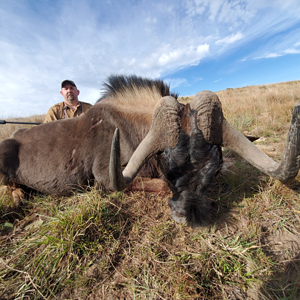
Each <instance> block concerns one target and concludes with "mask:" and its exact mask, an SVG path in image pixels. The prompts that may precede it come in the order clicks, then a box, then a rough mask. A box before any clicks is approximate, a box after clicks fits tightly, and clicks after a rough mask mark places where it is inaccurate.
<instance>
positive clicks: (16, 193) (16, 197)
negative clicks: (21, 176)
mask: <svg viewBox="0 0 300 300" xmlns="http://www.w3.org/2000/svg"><path fill="white" fill-rule="evenodd" d="M11 188H12V192H11V195H12V198H13V201H14V204H15V206H19V205H20V203H21V202H22V201H23V200H24V199H25V197H24V195H25V194H24V191H23V190H22V189H21V188H20V186H19V185H18V184H17V183H13V185H12V187H11Z"/></svg>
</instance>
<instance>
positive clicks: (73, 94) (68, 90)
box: [60, 84, 79, 103]
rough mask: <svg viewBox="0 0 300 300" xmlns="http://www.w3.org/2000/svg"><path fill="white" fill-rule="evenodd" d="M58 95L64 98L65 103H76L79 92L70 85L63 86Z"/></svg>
mask: <svg viewBox="0 0 300 300" xmlns="http://www.w3.org/2000/svg"><path fill="white" fill-rule="evenodd" d="M60 93H61V94H62V96H63V97H64V99H65V101H66V102H69V103H72V102H77V101H78V95H79V90H77V88H76V86H74V85H72V84H65V85H64V86H63V87H62V89H61V91H60Z"/></svg>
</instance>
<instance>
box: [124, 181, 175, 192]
mask: <svg viewBox="0 0 300 300" xmlns="http://www.w3.org/2000/svg"><path fill="white" fill-rule="evenodd" d="M126 190H129V191H144V192H154V193H157V192H169V191H170V189H169V186H168V184H167V183H166V182H165V181H164V180H162V179H159V178H153V179H151V178H145V177H136V178H135V179H134V180H133V182H132V183H131V184H130V185H129V187H128V188H127V189H126Z"/></svg>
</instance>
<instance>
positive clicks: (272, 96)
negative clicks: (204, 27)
mask: <svg viewBox="0 0 300 300" xmlns="http://www.w3.org/2000/svg"><path fill="white" fill-rule="evenodd" d="M217 94H218V96H219V97H220V99H221V102H222V105H223V109H224V114H225V117H226V118H227V120H228V121H229V122H230V123H231V124H232V125H233V126H235V127H236V128H237V129H238V130H240V131H241V132H243V133H244V134H248V135H253V136H257V137H260V139H259V140H258V141H256V142H255V144H256V145H257V146H258V147H260V148H261V149H262V150H263V151H264V152H265V153H267V154H268V155H269V156H271V157H272V158H273V159H275V160H277V161H279V160H280V157H281V154H282V151H283V148H284V143H285V139H286V136H287V132H288V128H289V122H290V120H291V115H292V110H293V106H294V104H295V103H296V102H297V101H300V81H293V82H284V83H278V84H270V85H261V86H249V87H245V88H237V89H227V90H225V91H220V92H218V93H217ZM191 98H192V96H191V97H183V98H181V99H180V101H182V102H188V101H190V99H191ZM43 117H44V116H34V117H31V118H26V119H23V121H25V120H26V121H31V122H41V121H42V120H43ZM0 126H1V127H0V140H3V139H5V138H8V137H9V136H10V134H11V133H12V132H14V131H15V130H16V129H17V128H20V127H22V125H0ZM23 127H24V126H23ZM224 157H225V167H224V170H223V172H222V174H220V175H219V176H218V177H217V178H216V179H215V180H214V182H213V184H212V185H211V188H210V191H209V197H210V199H211V200H212V201H213V203H214V208H213V210H214V211H213V213H214V220H213V222H212V223H211V224H210V225H209V226H206V227H201V228H194V229H191V228H189V227H187V226H186V225H181V224H177V223H175V222H174V221H173V220H172V218H171V217H170V215H169V209H168V196H169V195H168V194H164V193H158V194H153V193H146V192H127V193H121V192H115V193H110V194H109V193H105V192H103V191H98V190H95V189H93V188H92V189H91V190H90V191H87V192H86V193H82V194H81V193H80V194H76V195H74V196H73V197H52V196H47V195H39V194H38V195H32V196H31V197H30V198H29V200H28V201H24V202H23V203H22V204H21V205H20V206H19V207H15V206H14V205H13V202H12V200H11V198H10V197H9V196H7V195H2V196H0V299H105V300H108V299H112V300H113V299H170V300H171V299H232V300H233V299H253V300H256V299H264V300H269V299H282V300H283V299H290V300H291V299H300V261H299V258H300V244H299V243H300V222H299V221H300V196H299V191H300V181H299V179H300V177H299V175H298V177H297V178H296V179H295V180H292V181H291V182H288V183H285V184H284V183H281V182H280V181H277V180H274V179H272V178H270V177H268V176H266V175H264V174H262V173H260V172H259V171H257V170H256V169H255V168H253V167H252V166H251V165H249V164H248V163H247V162H245V161H244V160H242V159H241V158H239V157H238V156H237V155H235V154H234V153H232V152H229V151H226V150H225V149H224Z"/></svg>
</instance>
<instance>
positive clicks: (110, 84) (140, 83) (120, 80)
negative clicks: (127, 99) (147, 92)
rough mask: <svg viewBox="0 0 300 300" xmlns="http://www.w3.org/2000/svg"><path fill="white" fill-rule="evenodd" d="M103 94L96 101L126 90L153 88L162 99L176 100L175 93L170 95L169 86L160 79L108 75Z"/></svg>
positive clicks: (176, 95)
mask: <svg viewBox="0 0 300 300" xmlns="http://www.w3.org/2000/svg"><path fill="white" fill-rule="evenodd" d="M103 86H104V94H103V96H102V97H101V98H100V99H99V100H98V101H97V102H99V101H101V100H102V99H104V98H107V97H113V96H116V94H117V93H120V92H122V91H126V90H133V89H134V88H141V89H143V88H150V89H153V88H155V89H156V90H157V91H158V92H159V93H160V95H161V96H162V97H165V96H172V97H174V98H175V99H177V98H178V94H177V93H170V86H169V85H168V84H166V83H164V82H163V80H160V79H149V78H144V77H138V76H136V75H110V76H109V77H108V78H107V82H104V83H103Z"/></svg>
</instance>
